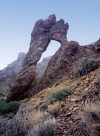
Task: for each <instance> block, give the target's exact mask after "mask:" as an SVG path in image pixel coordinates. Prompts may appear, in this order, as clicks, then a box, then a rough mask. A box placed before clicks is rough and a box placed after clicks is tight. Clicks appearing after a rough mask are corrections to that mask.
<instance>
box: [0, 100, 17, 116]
mask: <svg viewBox="0 0 100 136" xmlns="http://www.w3.org/2000/svg"><path fill="white" fill-rule="evenodd" d="M19 105H20V104H19V103H18V102H15V101H12V102H9V103H7V102H6V100H4V99H1V100H0V114H1V115H6V114H9V113H13V114H16V112H17V111H18V109H19Z"/></svg>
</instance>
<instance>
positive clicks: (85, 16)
mask: <svg viewBox="0 0 100 136" xmlns="http://www.w3.org/2000/svg"><path fill="white" fill-rule="evenodd" d="M99 5H100V1H99V0H92V1H91V0H88V1H87V0H76V1H73V0H67V1H66V0H62V1H58V0H50V1H48V2H47V0H43V1H41V0H36V1H33V0H29V1H27V0H22V1H20V0H8V1H5V0H1V1H0V13H1V14H0V19H1V20H0V38H1V39H0V54H1V57H0V69H3V68H4V67H6V66H7V65H8V64H9V63H11V62H13V61H14V60H16V59H17V56H18V53H19V52H25V53H27V51H28V49H29V44H30V39H31V32H32V30H33V27H34V24H35V22H36V21H37V20H39V19H46V18H47V17H48V16H49V15H51V14H55V15H56V17H57V20H59V19H60V18H62V19H64V20H65V21H66V22H68V23H69V30H68V36H67V37H68V41H70V40H74V41H78V42H79V44H81V45H86V44H90V43H92V42H95V41H96V40H98V39H99V38H100V8H99ZM59 46H60V44H59V43H57V42H53V41H52V42H51V43H50V46H49V47H48V50H47V51H46V52H45V54H43V56H42V58H43V57H47V56H51V55H52V54H54V53H55V51H56V50H57V49H58V48H59ZM51 50H52V52H51Z"/></svg>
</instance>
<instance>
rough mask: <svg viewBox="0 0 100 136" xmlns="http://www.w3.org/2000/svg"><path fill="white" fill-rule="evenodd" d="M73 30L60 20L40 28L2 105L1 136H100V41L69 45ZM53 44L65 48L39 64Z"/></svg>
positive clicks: (37, 26) (44, 22)
mask: <svg viewBox="0 0 100 136" xmlns="http://www.w3.org/2000/svg"><path fill="white" fill-rule="evenodd" d="M68 28H69V24H68V23H65V21H64V20H63V19H60V20H59V21H57V20H56V17H55V15H50V16H49V17H48V18H47V19H45V20H43V19H41V20H39V21H37V22H36V24H35V26H34V29H33V31H32V33H31V42H30V48H29V51H28V53H27V54H26V57H25V59H24V61H23V67H22V69H21V71H20V72H19V73H18V76H17V78H16V80H15V82H14V83H13V84H12V85H11V89H10V92H9V94H8V95H7V98H6V100H4V99H3V100H2V99H0V136H99V135H100V39H99V40H97V41H95V42H94V43H92V44H89V45H84V46H81V45H79V43H78V42H76V41H68V39H67V32H68ZM51 40H55V41H58V42H60V43H61V46H60V48H59V49H58V50H57V52H56V53H55V54H54V55H53V56H52V57H51V58H46V59H44V60H43V61H42V62H41V63H40V64H39V63H38V62H39V60H40V58H41V56H42V53H43V52H44V51H45V50H46V49H47V47H48V45H49V43H50V41H51ZM48 61H49V62H48ZM37 67H38V69H37ZM37 71H38V72H39V75H38V76H37ZM44 71H45V72H44ZM39 76H40V77H39ZM37 77H39V78H37Z"/></svg>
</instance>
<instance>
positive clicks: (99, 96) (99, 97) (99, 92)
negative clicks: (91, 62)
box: [93, 73, 100, 102]
mask: <svg viewBox="0 0 100 136" xmlns="http://www.w3.org/2000/svg"><path fill="white" fill-rule="evenodd" d="M94 85H95V89H94V93H93V94H94V95H93V96H94V100H95V101H99V102H100V73H99V74H98V75H97V79H96V82H95V84H94Z"/></svg>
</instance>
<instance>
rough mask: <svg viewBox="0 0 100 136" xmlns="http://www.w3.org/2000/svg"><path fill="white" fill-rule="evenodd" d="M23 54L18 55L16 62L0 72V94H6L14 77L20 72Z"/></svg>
mask: <svg viewBox="0 0 100 136" xmlns="http://www.w3.org/2000/svg"><path fill="white" fill-rule="evenodd" d="M24 58H25V53H19V54H18V58H17V60H15V61H14V62H12V63H11V64H9V65H8V66H7V67H6V68H4V69H3V70H1V71H0V93H1V94H2V93H3V94H6V93H8V92H9V89H10V88H9V86H10V85H11V84H12V83H13V82H14V81H15V79H16V75H17V74H18V73H19V72H20V70H21V69H22V65H23V60H24Z"/></svg>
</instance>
